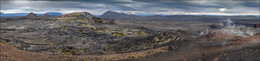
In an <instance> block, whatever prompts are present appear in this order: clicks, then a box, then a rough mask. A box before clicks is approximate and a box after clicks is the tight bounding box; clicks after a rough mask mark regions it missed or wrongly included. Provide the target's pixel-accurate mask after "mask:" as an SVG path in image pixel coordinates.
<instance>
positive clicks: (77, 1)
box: [1, 0, 260, 15]
mask: <svg viewBox="0 0 260 61" xmlns="http://www.w3.org/2000/svg"><path fill="white" fill-rule="evenodd" d="M259 6H260V5H259V0H73V1H71V0H1V12H3V13H28V12H35V13H45V12H61V13H63V14H66V13H71V12H79V11H86V12H90V13H92V14H94V15H102V14H103V13H104V12H106V11H108V10H111V11H116V12H123V13H127V14H146V15H175V14H192V15H199V14H204V15H207V14H208V15H259Z"/></svg>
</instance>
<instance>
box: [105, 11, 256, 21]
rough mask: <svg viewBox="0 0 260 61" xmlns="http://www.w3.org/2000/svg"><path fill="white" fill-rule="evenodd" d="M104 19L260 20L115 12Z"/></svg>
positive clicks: (110, 12) (240, 17)
mask: <svg viewBox="0 0 260 61" xmlns="http://www.w3.org/2000/svg"><path fill="white" fill-rule="evenodd" d="M100 18H102V19H113V20H175V21H184V20H185V21H186V20H199V21H209V20H211V21H217V20H222V19H227V18H230V19H239V20H259V17H257V16H243V15H239V16H221V15H150V16H139V15H132V14H125V13H118V12H113V11H107V12H105V13H104V14H103V15H101V16H100Z"/></svg>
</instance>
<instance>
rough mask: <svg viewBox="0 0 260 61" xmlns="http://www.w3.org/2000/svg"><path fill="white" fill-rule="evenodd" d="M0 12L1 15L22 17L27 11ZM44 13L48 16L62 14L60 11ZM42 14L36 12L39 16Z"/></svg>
mask: <svg viewBox="0 0 260 61" xmlns="http://www.w3.org/2000/svg"><path fill="white" fill-rule="evenodd" d="M0 14H1V17H23V16H26V15H27V14H29V13H7V14H5V13H3V12H1V13H0ZM44 14H47V15H49V16H61V15H62V13H59V12H46V13H44ZM44 14H36V15H38V16H40V15H44Z"/></svg>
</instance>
